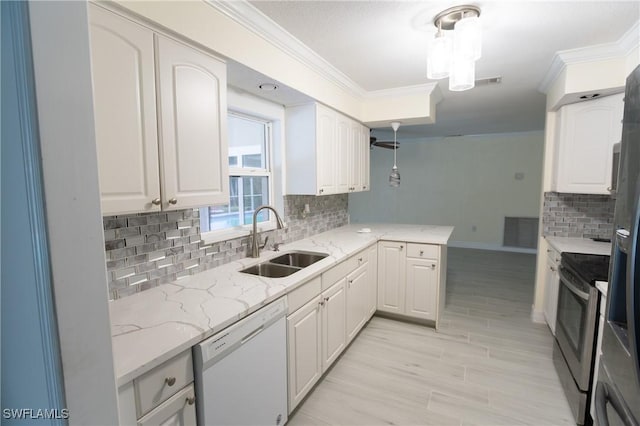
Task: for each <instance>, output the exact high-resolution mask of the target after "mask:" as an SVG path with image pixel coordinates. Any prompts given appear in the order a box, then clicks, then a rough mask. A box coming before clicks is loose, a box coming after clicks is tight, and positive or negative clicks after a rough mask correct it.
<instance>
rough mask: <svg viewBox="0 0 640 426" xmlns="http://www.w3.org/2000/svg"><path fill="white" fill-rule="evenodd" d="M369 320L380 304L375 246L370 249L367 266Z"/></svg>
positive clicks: (376, 249) (376, 248) (376, 250)
mask: <svg viewBox="0 0 640 426" xmlns="http://www.w3.org/2000/svg"><path fill="white" fill-rule="evenodd" d="M367 288H368V290H367V291H368V292H369V294H368V296H367V297H368V302H367V312H368V314H367V320H369V318H371V317H372V316H373V314H374V313H375V312H376V307H377V304H378V247H377V246H375V245H374V246H373V247H371V248H370V249H369V264H368V265H367Z"/></svg>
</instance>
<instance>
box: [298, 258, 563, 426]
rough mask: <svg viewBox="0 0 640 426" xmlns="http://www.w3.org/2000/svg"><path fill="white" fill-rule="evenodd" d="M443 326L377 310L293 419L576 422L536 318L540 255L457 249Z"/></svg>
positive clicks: (308, 422)
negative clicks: (533, 317)
mask: <svg viewBox="0 0 640 426" xmlns="http://www.w3.org/2000/svg"><path fill="white" fill-rule="evenodd" d="M448 255H449V267H448V272H447V273H448V279H447V298H446V306H445V311H444V314H443V321H442V325H441V327H440V330H439V331H438V332H436V331H435V330H434V329H432V328H429V327H425V326H422V325H416V324H410V323H405V322H400V321H394V320H389V319H385V318H380V317H374V318H372V319H371V321H370V322H369V324H368V325H367V326H366V327H365V328H364V329H363V330H362V331H361V333H360V334H359V335H358V337H356V339H355V340H354V341H353V343H352V344H351V345H350V346H349V348H347V350H346V351H345V352H344V354H343V355H342V356H341V358H340V359H339V360H338V361H337V362H336V363H335V364H334V366H333V367H332V369H331V370H330V371H329V373H328V374H327V375H326V376H325V377H324V378H323V379H322V381H321V382H320V383H319V384H318V385H317V386H316V388H315V389H314V390H313V391H312V393H311V394H310V395H309V396H308V398H307V399H306V400H305V401H303V402H302V404H301V405H300V406H299V407H298V409H297V411H295V412H294V413H293V416H292V417H291V418H290V419H289V422H288V424H289V425H291V426H298V425H383V424H393V425H574V424H575V422H574V420H573V416H572V414H571V411H570V409H569V406H568V404H567V401H566V399H565V396H564V393H563V391H562V388H561V385H560V382H559V380H558V377H557V375H556V372H555V370H554V367H553V362H552V359H551V352H552V342H553V337H552V335H551V332H550V331H549V329H548V328H547V326H546V325H541V324H534V323H532V322H531V320H530V314H531V304H532V300H533V291H534V275H535V256H534V255H530V254H519V253H507V252H492V251H483V250H470V249H455V248H449V251H448Z"/></svg>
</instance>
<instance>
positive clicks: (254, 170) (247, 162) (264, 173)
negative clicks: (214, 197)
mask: <svg viewBox="0 0 640 426" xmlns="http://www.w3.org/2000/svg"><path fill="white" fill-rule="evenodd" d="M227 123H228V141H229V193H230V197H229V204H226V205H222V206H210V207H204V208H202V209H200V226H201V232H207V231H221V230H230V229H231V228H239V227H242V226H245V225H251V224H252V223H253V213H254V211H255V209H256V208H258V207H259V206H261V205H264V204H269V203H270V200H271V185H272V180H271V158H270V157H271V123H270V122H268V121H265V120H261V119H258V118H254V117H250V116H246V115H241V114H237V113H229V116H228V121H227ZM269 221H270V215H269V211H268V210H263V211H261V212H260V213H259V214H258V222H263V223H264V222H269Z"/></svg>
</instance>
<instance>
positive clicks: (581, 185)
mask: <svg viewBox="0 0 640 426" xmlns="http://www.w3.org/2000/svg"><path fill="white" fill-rule="evenodd" d="M622 98H623V94H618V95H612V96H607V97H604V98H599V99H594V100H591V101H586V102H580V103H577V104H570V105H565V106H563V107H562V108H560V110H559V112H558V123H557V126H556V153H555V159H554V160H555V166H554V167H555V170H554V175H553V182H552V189H553V190H554V191H556V192H567V193H578V194H610V188H611V170H612V163H613V145H614V144H615V143H617V142H620V139H621V137H622V113H623V105H624V104H623V101H622Z"/></svg>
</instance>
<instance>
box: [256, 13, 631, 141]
mask: <svg viewBox="0 0 640 426" xmlns="http://www.w3.org/2000/svg"><path fill="white" fill-rule="evenodd" d="M251 4H252V5H253V6H255V7H256V8H258V9H259V10H260V11H262V12H263V13H264V14H265V15H267V16H268V17H269V18H271V19H272V20H273V21H275V22H276V23H277V24H279V25H280V26H281V27H283V28H284V29H285V30H287V31H288V32H289V33H291V34H292V35H293V36H294V37H296V38H297V39H298V40H300V41H302V42H303V43H304V44H306V45H307V46H308V47H309V48H311V49H312V50H313V51H315V52H316V53H317V54H319V55H320V56H322V57H323V58H324V59H326V60H327V61H328V62H329V63H331V64H332V65H333V66H334V67H336V68H337V69H338V70H340V71H341V72H343V73H344V74H346V75H347V76H348V77H349V78H351V79H352V80H353V81H354V82H355V83H356V84H357V85H359V86H360V87H362V88H363V89H365V90H367V91H372V90H380V89H391V88H397V87H403V86H411V85H416V84H423V83H427V82H429V80H428V79H427V78H426V44H427V40H428V39H430V38H432V37H433V34H434V32H435V28H434V27H433V26H432V25H431V24H430V22H431V21H432V19H433V16H434V15H436V14H437V13H438V12H440V11H442V10H444V9H446V8H448V7H451V6H454V5H457V4H460V3H452V2H448V1H421V2H414V1H313V0H311V1H303V0H295V1H252V2H251ZM473 4H475V5H478V6H480V7H481V9H482V15H481V20H482V27H483V56H482V58H481V59H480V60H479V61H478V62H477V64H476V78H486V77H496V76H501V77H502V83H501V84H499V85H494V86H479V87H476V88H474V89H472V90H469V91H465V92H449V90H448V89H447V84H448V80H446V79H445V80H440V81H439V86H440V89H441V91H442V93H443V100H442V101H441V102H440V103H439V104H438V106H437V109H436V123H435V124H432V125H424V126H410V127H405V128H404V129H403V131H404V132H405V134H407V135H409V134H413V135H419V136H442V135H452V134H477V133H495V132H510V131H525V130H537V129H542V128H543V127H544V110H545V95H544V94H542V93H540V92H539V91H538V90H537V88H538V86H539V84H540V82H541V81H542V79H543V78H544V76H545V74H546V73H547V71H548V69H549V66H550V64H551V60H552V58H553V55H554V54H555V52H557V51H561V50H567V49H574V48H580V47H586V46H592V45H596V44H601V43H608V42H615V41H617V40H618V39H619V38H620V37H621V36H622V35H623V34H624V33H625V32H626V31H627V30H629V28H630V27H631V26H632V25H633V24H634V22H636V21H638V20H639V19H640V2H638V1H582V2H576V1H573V2H565V1H517V0H512V1H506V0H505V1H499V2H496V1H485V2H474V3H473Z"/></svg>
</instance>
